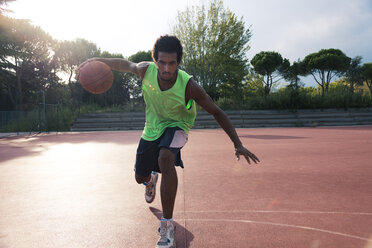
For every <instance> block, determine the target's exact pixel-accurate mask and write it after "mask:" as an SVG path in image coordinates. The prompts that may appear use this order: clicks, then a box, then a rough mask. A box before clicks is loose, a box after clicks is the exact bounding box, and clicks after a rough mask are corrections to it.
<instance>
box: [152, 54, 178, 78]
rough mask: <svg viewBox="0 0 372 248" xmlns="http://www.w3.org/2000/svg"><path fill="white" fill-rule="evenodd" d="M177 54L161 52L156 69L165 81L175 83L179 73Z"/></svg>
mask: <svg viewBox="0 0 372 248" xmlns="http://www.w3.org/2000/svg"><path fill="white" fill-rule="evenodd" d="M177 66H178V63H177V53H167V52H159V53H158V61H157V62H156V67H157V68H158V71H159V74H158V75H159V77H160V79H161V80H163V81H169V82H171V81H173V80H174V79H175V77H176V71H177Z"/></svg>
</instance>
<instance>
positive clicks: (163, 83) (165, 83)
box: [158, 71, 178, 90]
mask: <svg viewBox="0 0 372 248" xmlns="http://www.w3.org/2000/svg"><path fill="white" fill-rule="evenodd" d="M177 75H178V71H177V72H176V73H175V74H174V76H173V77H172V78H170V79H169V80H164V79H162V78H161V77H160V76H159V74H158V83H159V87H160V89H161V90H167V89H170V88H172V86H173V85H174V84H175V83H176V80H177Z"/></svg>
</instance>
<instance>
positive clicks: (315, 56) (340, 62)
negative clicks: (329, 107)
mask: <svg viewBox="0 0 372 248" xmlns="http://www.w3.org/2000/svg"><path fill="white" fill-rule="evenodd" d="M350 61H351V59H350V58H349V57H347V56H346V55H345V54H344V53H343V52H342V51H341V50H339V49H333V48H330V49H321V50H320V51H319V52H316V53H311V54H309V55H307V56H306V57H305V59H304V60H303V61H302V63H304V68H305V69H306V71H305V73H304V75H305V76H306V75H310V74H311V75H312V76H313V77H314V79H315V81H316V83H317V84H318V85H319V86H320V87H321V88H322V96H324V93H325V92H327V91H328V87H329V84H330V82H331V80H332V78H334V77H335V76H342V75H343V74H344V73H345V72H346V71H347V69H348V68H349V65H350Z"/></svg>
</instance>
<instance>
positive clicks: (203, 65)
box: [172, 0, 251, 100]
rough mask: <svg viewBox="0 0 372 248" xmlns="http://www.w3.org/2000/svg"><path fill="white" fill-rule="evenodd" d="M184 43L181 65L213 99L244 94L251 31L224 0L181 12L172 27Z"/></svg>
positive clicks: (217, 0) (214, 0)
mask: <svg viewBox="0 0 372 248" xmlns="http://www.w3.org/2000/svg"><path fill="white" fill-rule="evenodd" d="M172 32H173V34H175V35H176V36H177V37H178V38H179V39H180V40H181V42H182V43H183V47H184V58H183V62H182V68H183V69H184V70H186V71H187V72H189V73H190V74H192V75H193V76H194V77H195V79H196V80H197V81H198V82H199V83H200V84H201V85H202V86H203V88H204V89H205V90H206V91H207V92H208V94H209V95H210V96H211V97H212V98H213V99H214V100H216V99H218V98H219V97H221V96H226V95H236V96H239V95H241V90H240V88H241V85H242V81H243V80H244V77H245V76H246V75H247V73H248V66H247V62H248V59H247V57H246V52H247V51H248V49H249V46H248V42H249V40H250V38H251V32H250V30H249V29H246V28H245V24H244V22H243V20H242V18H240V19H239V18H238V17H237V16H236V15H235V14H234V13H233V12H231V11H230V10H229V9H227V8H225V7H224V5H223V1H221V0H213V1H211V2H210V3H209V5H208V6H205V5H202V6H192V7H191V8H189V7H188V8H187V9H186V10H185V11H183V12H178V16H177V19H176V24H175V25H174V26H173V28H172Z"/></svg>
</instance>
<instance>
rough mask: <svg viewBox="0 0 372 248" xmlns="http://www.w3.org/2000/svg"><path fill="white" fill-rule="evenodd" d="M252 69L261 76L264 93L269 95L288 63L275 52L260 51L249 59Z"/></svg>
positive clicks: (286, 68)
mask: <svg viewBox="0 0 372 248" xmlns="http://www.w3.org/2000/svg"><path fill="white" fill-rule="evenodd" d="M251 64H252V66H253V70H254V71H255V72H256V73H258V74H260V75H261V76H263V82H264V84H265V95H269V94H270V91H271V88H272V87H273V85H274V84H275V83H277V82H278V81H279V80H280V79H282V78H283V75H284V74H285V72H286V71H287V70H288V68H289V66H290V64H289V61H288V59H283V57H282V55H280V53H277V52H264V51H263V52H260V53H258V54H256V55H255V56H254V57H253V59H252V60H251Z"/></svg>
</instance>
